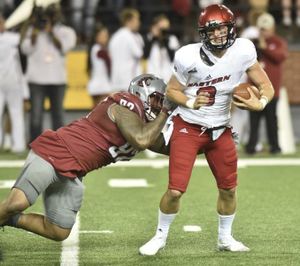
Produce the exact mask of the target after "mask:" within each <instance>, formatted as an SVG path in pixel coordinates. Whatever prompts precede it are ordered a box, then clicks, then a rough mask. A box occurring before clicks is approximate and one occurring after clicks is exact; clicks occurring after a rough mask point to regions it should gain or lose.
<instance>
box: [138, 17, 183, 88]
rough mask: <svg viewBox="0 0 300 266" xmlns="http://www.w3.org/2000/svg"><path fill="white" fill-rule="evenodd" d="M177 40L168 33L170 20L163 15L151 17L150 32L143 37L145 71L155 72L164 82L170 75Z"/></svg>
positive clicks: (177, 43) (177, 44) (177, 46)
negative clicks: (145, 60)
mask: <svg viewBox="0 0 300 266" xmlns="http://www.w3.org/2000/svg"><path fill="white" fill-rule="evenodd" d="M178 48H179V41H178V39H177V37H176V36H175V35H172V34H170V21H169V19H168V17H166V16H165V15H158V16H157V17H155V18H154V19H153V23H152V25H151V27H150V32H149V33H148V34H147V36H146V37H145V47H144V58H145V59H147V69H146V72H147V73H152V74H155V75H157V76H159V77H161V78H162V79H164V81H165V82H168V81H169V79H170V77H171V75H172V62H173V59H174V54H175V51H176V50H177V49H178Z"/></svg>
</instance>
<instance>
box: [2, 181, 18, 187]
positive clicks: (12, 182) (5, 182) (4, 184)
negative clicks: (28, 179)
mask: <svg viewBox="0 0 300 266" xmlns="http://www.w3.org/2000/svg"><path fill="white" fill-rule="evenodd" d="M15 182H16V180H0V188H11V187H12V186H13V185H14V184H15Z"/></svg>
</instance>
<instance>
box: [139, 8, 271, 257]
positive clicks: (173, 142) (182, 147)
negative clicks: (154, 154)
mask: <svg viewBox="0 0 300 266" xmlns="http://www.w3.org/2000/svg"><path fill="white" fill-rule="evenodd" d="M198 26H199V34H200V37H201V39H202V42H201V43H196V44H189V45H186V46H183V47H182V48H181V49H179V50H178V51H177V52H176V54H175V60H174V70H173V76H172V77H171V79H170V81H169V83H168V86H167V97H168V98H169V99H170V100H172V101H173V102H175V103H177V104H178V105H179V106H178V108H177V109H176V110H175V111H174V113H173V116H172V121H171V123H172V125H171V126H170V130H172V133H171V134H170V159H169V160H170V164H169V185H168V189H167V191H166V193H165V194H164V195H163V197H162V199H161V202H160V208H159V217H158V226H157V230H156V234H155V236H154V237H153V238H152V239H151V240H150V241H148V242H147V243H146V244H145V245H143V246H142V247H140V249H139V252H140V254H142V255H155V254H156V253H157V252H158V251H159V250H160V249H161V248H163V247H164V246H165V245H166V240H167V236H168V231H169V227H170V224H171V223H172V221H173V220H174V218H175V216H176V214H177V212H178V210H179V202H180V198H181V196H182V194H183V193H184V192H185V191H186V188H187V186H188V183H189V179H190V176H191V173H192V169H193V165H194V162H195V159H196V156H197V153H198V152H199V151H200V150H201V151H203V152H204V154H205V156H206V159H207V161H208V164H209V166H210V169H211V171H212V173H213V175H214V177H215V180H216V184H217V187H218V192H219V196H218V200H217V212H218V216H219V228H218V241H217V247H218V249H219V250H220V251H221V250H226V251H249V248H248V247H246V246H245V245H244V244H243V243H241V242H239V241H237V240H235V239H234V238H233V236H232V233H231V227H232V223H233V220H234V216H235V212H236V186H237V152H236V148H235V144H234V140H233V138H232V132H231V127H230V125H229V120H230V105H231V102H232V92H233V88H234V87H235V86H236V85H237V84H238V83H239V80H240V78H241V76H242V74H243V73H244V72H246V73H247V75H248V77H249V78H250V80H251V81H252V82H253V84H255V86H256V87H257V88H258V89H259V90H260V94H261V97H260V99H258V98H257V97H256V96H255V95H254V93H253V92H252V91H251V90H250V89H248V90H249V93H250V95H251V97H250V99H248V100H244V99H242V98H240V97H236V99H235V100H234V104H236V105H237V106H239V107H243V108H246V109H249V110H257V111H261V110H262V109H264V107H265V106H266V104H267V103H268V102H269V101H270V100H271V99H272V97H273V94H274V90H273V87H272V84H271V82H270V80H269V78H268V77H267V75H266V73H265V72H264V70H263V69H262V68H261V67H260V65H259V63H258V62H257V55H256V50H255V47H254V45H253V43H252V42H251V41H250V40H248V39H243V38H236V33H235V19H234V15H233V13H232V12H231V11H230V10H229V9H228V8H227V7H226V6H224V5H210V6H208V7H207V8H205V9H204V10H203V11H202V12H201V14H200V16H199V21H198ZM172 128H173V129H172Z"/></svg>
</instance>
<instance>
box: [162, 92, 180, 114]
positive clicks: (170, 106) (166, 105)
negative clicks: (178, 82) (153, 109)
mask: <svg viewBox="0 0 300 266" xmlns="http://www.w3.org/2000/svg"><path fill="white" fill-rule="evenodd" d="M176 107H177V104H175V103H174V102H172V101H170V100H169V99H168V98H167V97H166V96H165V98H164V101H163V107H162V109H161V111H162V112H164V113H166V114H167V115H170V114H171V113H172V112H173V111H174V110H175V109H176Z"/></svg>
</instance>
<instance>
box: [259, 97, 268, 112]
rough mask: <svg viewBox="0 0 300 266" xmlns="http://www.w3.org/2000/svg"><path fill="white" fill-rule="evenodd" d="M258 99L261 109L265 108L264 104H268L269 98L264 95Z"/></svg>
mask: <svg viewBox="0 0 300 266" xmlns="http://www.w3.org/2000/svg"><path fill="white" fill-rule="evenodd" d="M259 101H260V103H261V105H262V110H263V109H265V107H266V105H267V104H268V102H269V99H268V97H266V96H261V97H260V100H259Z"/></svg>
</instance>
